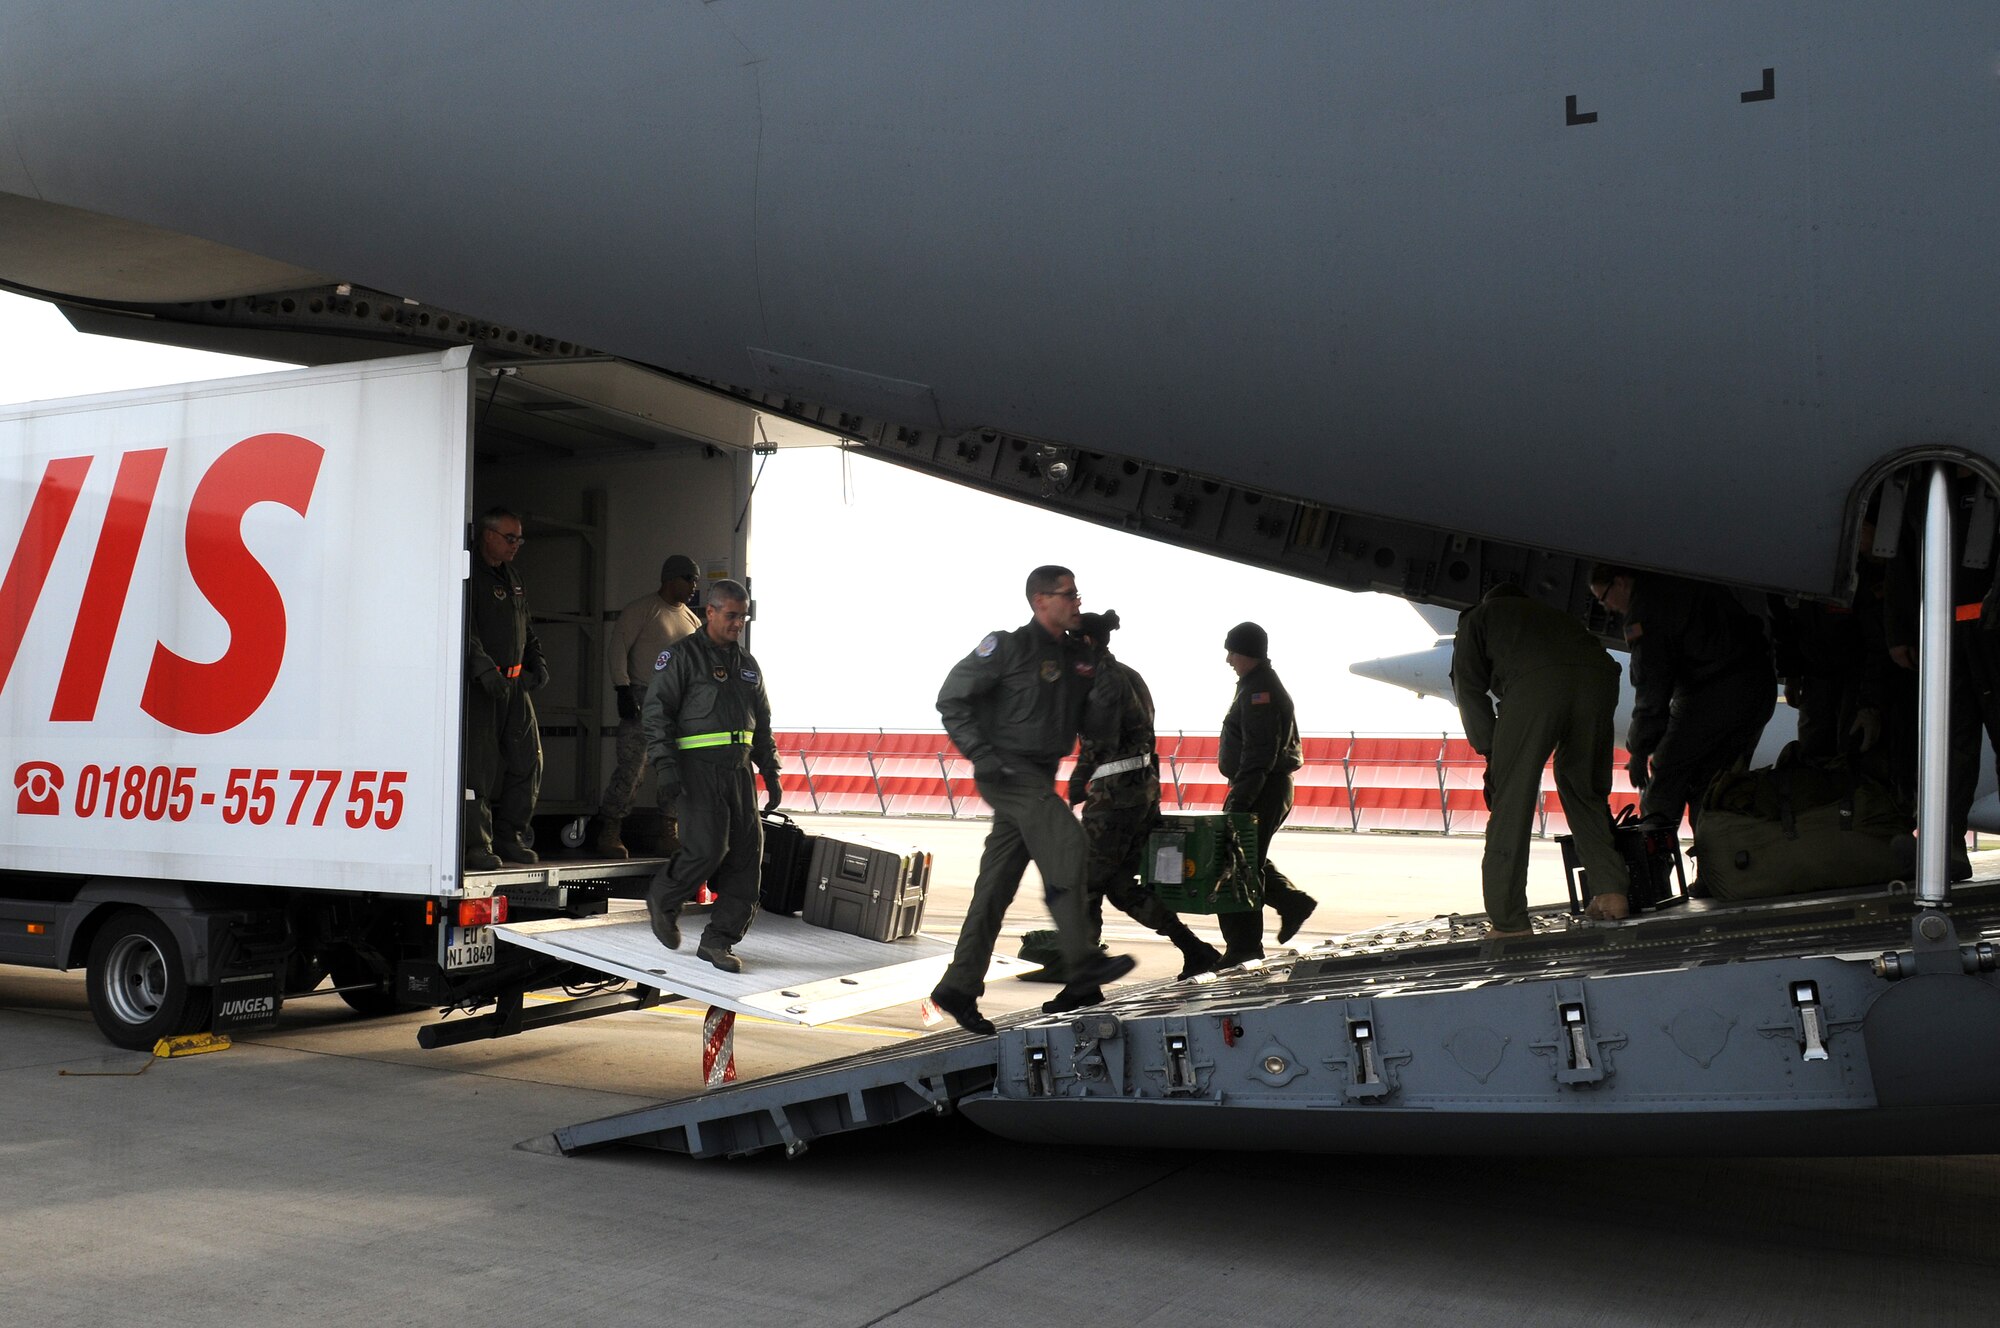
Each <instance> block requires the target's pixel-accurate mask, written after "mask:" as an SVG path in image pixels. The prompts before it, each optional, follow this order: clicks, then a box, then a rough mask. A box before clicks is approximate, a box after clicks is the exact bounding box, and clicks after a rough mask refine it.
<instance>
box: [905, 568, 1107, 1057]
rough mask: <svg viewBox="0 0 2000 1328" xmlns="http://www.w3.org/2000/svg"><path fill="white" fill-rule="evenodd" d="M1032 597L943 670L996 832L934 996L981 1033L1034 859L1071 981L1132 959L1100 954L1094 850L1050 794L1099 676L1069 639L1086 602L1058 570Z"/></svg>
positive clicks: (1037, 573) (954, 722)
mask: <svg viewBox="0 0 2000 1328" xmlns="http://www.w3.org/2000/svg"><path fill="white" fill-rule="evenodd" d="M1027 592H1028V603H1029V605H1030V606H1031V607H1032V608H1033V609H1034V614H1035V616H1034V618H1033V620H1032V621H1030V622H1028V623H1027V624H1025V625H1024V626H1021V627H1017V628H1015V629H1014V630H1013V631H1011V632H991V633H988V634H987V636H986V638H985V639H984V640H982V641H981V642H980V643H979V644H978V645H977V646H976V647H974V648H973V651H972V653H971V654H969V655H967V656H966V657H965V658H964V659H962V660H960V661H959V662H958V663H957V664H956V665H954V666H953V668H952V670H951V672H950V673H949V674H948V675H946V677H945V680H944V686H943V688H941V689H940V690H939V692H938V699H937V708H938V714H940V715H942V716H943V717H944V727H945V732H946V733H948V734H950V735H951V740H952V743H953V744H954V745H955V746H957V748H958V750H959V753H960V755H962V756H964V757H965V759H966V760H968V761H970V762H972V777H973V780H974V782H975V783H977V785H978V787H979V796H980V797H982V798H984V799H985V800H986V802H987V805H989V806H990V807H992V808H993V828H992V830H990V831H989V832H988V833H987V836H986V847H985V849H984V851H983V852H982V853H981V854H980V858H979V879H978V880H977V881H976V882H974V884H973V887H972V904H971V906H970V907H969V908H968V909H967V910H966V914H965V925H964V927H962V928H961V929H960V931H959V934H958V949H957V951H956V952H955V953H954V954H953V955H952V960H951V966H950V967H949V968H947V969H945V973H944V977H943V979H942V980H941V981H939V983H938V985H937V989H936V990H934V991H932V992H931V1000H932V1001H933V1002H935V1003H936V1005H937V1007H938V1008H939V1009H940V1010H943V1011H944V1012H945V1013H946V1014H948V1015H950V1016H951V1017H952V1018H953V1019H955V1020H957V1021H958V1024H959V1026H960V1027H961V1028H964V1029H966V1030H968V1031H970V1032H974V1033H981V1034H990V1033H992V1032H993V1031H994V1028H993V1024H992V1023H991V1022H990V1021H989V1020H988V1019H987V1018H986V1017H985V1016H984V1015H982V1014H981V1013H980V1012H979V997H980V995H981V994H982V993H984V992H985V990H986V968H987V965H988V964H990V963H991V962H992V959H993V945H994V942H995V941H996V940H997V939H998V938H999V935H1000V924H1001V922H1002V921H1003V920H1004V919H1005V918H1006V916H1007V906H1008V905H1009V904H1011V903H1013V902H1014V894H1015V892H1016V891H1017V890H1019V889H1020V888H1021V877H1022V875H1023V874H1024V873H1025V872H1026V871H1027V869H1028V863H1029V861H1030V860H1032V861H1033V862H1034V864H1035V867H1036V869H1037V870H1039V871H1040V872H1041V874H1042V888H1043V890H1044V891H1045V892H1046V894H1047V898H1048V905H1049V912H1050V913H1051V914H1053V915H1054V917H1055V920H1056V929H1057V931H1058V933H1059V934H1060V937H1061V945H1062V952H1063V964H1064V968H1065V969H1066V971H1067V976H1068V979H1069V982H1070V984H1071V985H1072V986H1074V987H1077V988H1078V989H1087V988H1090V987H1099V986H1102V985H1104V984H1105V983H1108V982H1116V981H1117V980H1118V979H1119V978H1122V977H1124V976H1125V975H1126V974H1127V973H1129V972H1131V971H1132V968H1133V965H1134V962H1135V961H1134V960H1133V959H1132V958H1131V956H1129V955H1106V954H1104V953H1102V952H1101V951H1100V950H1099V949H1098V946H1097V943H1096V940H1095V937H1094V933H1093V932H1092V929H1091V926H1090V914H1089V907H1088V899H1087V896H1086V893H1085V888H1084V886H1085V872H1086V864H1087V862H1088V859H1089V851H1090V850H1089V844H1088V843H1087V842H1086V841H1085V839H1084V835H1083V827H1082V826H1080V825H1078V824H1077V821H1076V818H1075V817H1074V816H1072V815H1071V814H1070V810H1069V807H1068V806H1067V805H1066V804H1065V803H1064V802H1063V800H1062V799H1061V798H1059V797H1057V796H1056V791H1055V780H1056V767H1057V766H1058V765H1059V764H1061V762H1062V759H1063V757H1065V756H1068V755H1069V753H1070V750H1071V749H1072V748H1073V747H1075V746H1076V735H1077V730H1078V729H1079V728H1080V727H1081V723H1082V719H1083V704H1084V700H1085V698H1086V697H1087V696H1088V695H1089V693H1090V687H1091V683H1092V681H1093V679H1094V678H1095V676H1096V671H1097V670H1096V659H1095V652H1094V651H1093V650H1092V649H1091V648H1090V647H1089V646H1087V645H1085V644H1084V643H1083V641H1082V640H1081V639H1079V638H1077V637H1075V636H1072V635H1071V633H1072V632H1074V631H1075V630H1076V628H1077V626H1078V623H1079V622H1080V621H1081V619H1082V613H1083V596H1081V595H1079V594H1078V593H1077V589H1076V577H1075V575H1074V574H1073V573H1071V571H1070V570H1069V569H1068V568H1067V567H1054V566H1048V567H1037V568H1036V569H1035V570H1034V571H1032V572H1030V573H1028V585H1027Z"/></svg>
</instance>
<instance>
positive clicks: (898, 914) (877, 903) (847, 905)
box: [804, 834, 931, 941]
mask: <svg viewBox="0 0 2000 1328" xmlns="http://www.w3.org/2000/svg"><path fill="white" fill-rule="evenodd" d="M930 875H931V855H930V854H928V853H924V852H921V851H919V850H917V849H913V848H910V847H907V846H905V845H899V844H890V843H886V842H884V841H883V840H879V839H874V838H871V837H870V836H868V835H858V834H857V835H848V836H845V837H843V838H840V839H835V838H833V837H832V836H830V835H820V836H817V837H816V838H815V839H814V840H813V848H812V870H811V871H810V872H808V873H807V880H806V902H805V912H804V916H805V920H806V921H807V922H810V923H811V924H813V925H814V926H816V927H826V928H828V929H830V930H832V931H844V932H847V933H849V934H851V935H854V936H866V937H868V938H869V939H870V940H876V941H893V940H898V939H900V938H902V937H904V936H909V935H913V934H914V933H915V932H916V930H917V927H918V926H919V924H921V923H922V922H923V919H924V892H925V891H926V890H928V889H929V888H930Z"/></svg>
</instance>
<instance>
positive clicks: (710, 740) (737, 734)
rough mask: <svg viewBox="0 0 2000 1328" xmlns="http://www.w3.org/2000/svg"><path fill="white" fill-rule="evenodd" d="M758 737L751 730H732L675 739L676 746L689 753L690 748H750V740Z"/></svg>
mask: <svg viewBox="0 0 2000 1328" xmlns="http://www.w3.org/2000/svg"><path fill="white" fill-rule="evenodd" d="M756 736H757V735H756V734H755V733H754V732H752V731H751V730H749V729H730V730H729V731H728V732H727V733H695V734H690V735H689V736H687V737H685V738H676V739H674V746H676V747H678V748H680V749H681V750H682V751H687V750H688V749H689V748H690V747H730V746H737V745H740V746H744V747H748V746H749V745H750V740H751V739H752V738H754V737H756Z"/></svg>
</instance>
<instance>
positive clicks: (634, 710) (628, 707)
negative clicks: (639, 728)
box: [618, 687, 639, 719]
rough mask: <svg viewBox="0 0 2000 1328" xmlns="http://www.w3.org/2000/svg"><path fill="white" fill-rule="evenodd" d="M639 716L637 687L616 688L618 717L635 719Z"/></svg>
mask: <svg viewBox="0 0 2000 1328" xmlns="http://www.w3.org/2000/svg"><path fill="white" fill-rule="evenodd" d="M638 717H639V689H638V688H637V687H620V688H619V689H618V718H620V719H637V718H638Z"/></svg>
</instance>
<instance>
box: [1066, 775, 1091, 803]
mask: <svg viewBox="0 0 2000 1328" xmlns="http://www.w3.org/2000/svg"><path fill="white" fill-rule="evenodd" d="M1089 796H1090V781H1089V780H1088V779H1078V778H1077V777H1076V776H1075V775H1071V776H1070V777H1069V805H1070V806H1072V807H1074V806H1076V805H1077V804H1078V803H1080V802H1082V801H1083V800H1084V799H1085V798H1087V797H1089Z"/></svg>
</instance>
